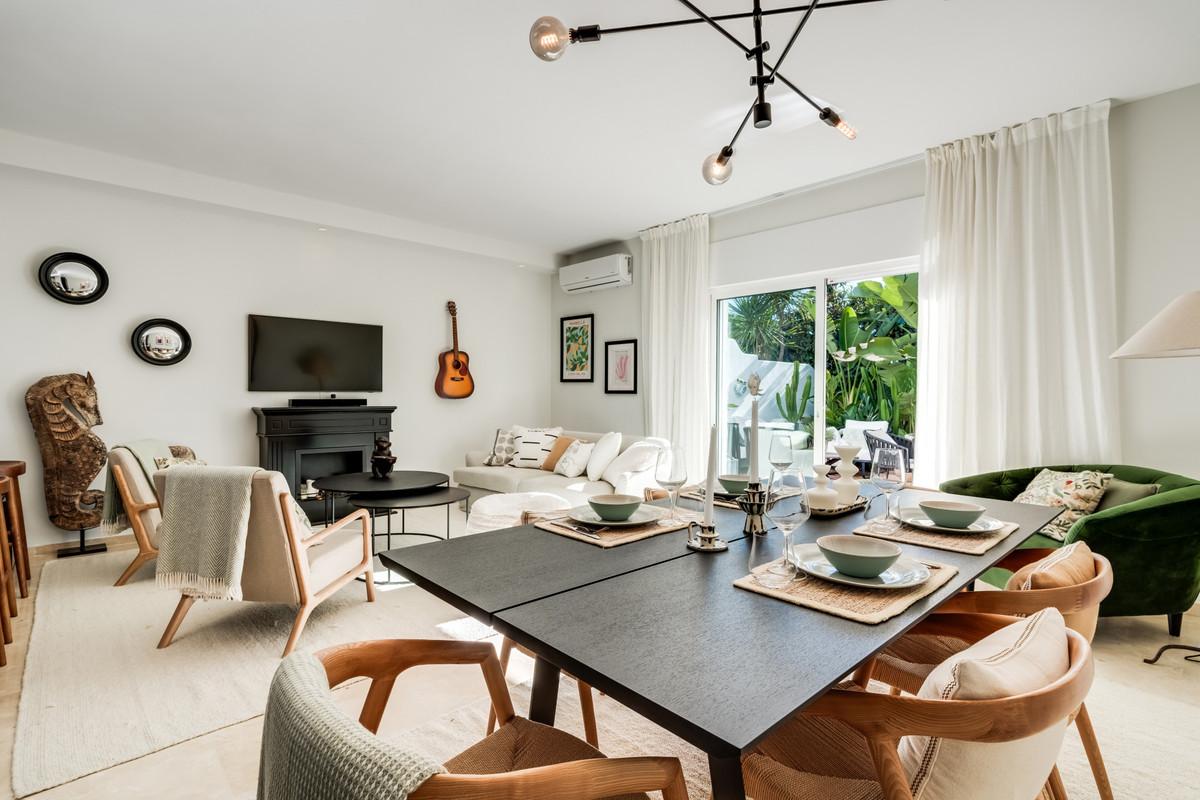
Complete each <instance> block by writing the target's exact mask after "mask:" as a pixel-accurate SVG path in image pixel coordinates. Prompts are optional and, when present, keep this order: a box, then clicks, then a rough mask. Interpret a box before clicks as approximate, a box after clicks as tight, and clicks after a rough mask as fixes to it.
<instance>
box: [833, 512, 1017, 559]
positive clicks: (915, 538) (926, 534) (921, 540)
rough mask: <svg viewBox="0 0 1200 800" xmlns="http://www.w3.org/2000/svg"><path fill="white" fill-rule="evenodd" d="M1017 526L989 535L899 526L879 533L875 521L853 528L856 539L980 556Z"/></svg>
mask: <svg viewBox="0 0 1200 800" xmlns="http://www.w3.org/2000/svg"><path fill="white" fill-rule="evenodd" d="M1018 527H1020V526H1019V525H1017V523H1015V522H1008V523H1005V525H1004V527H1002V528H1000V529H999V530H995V531H992V532H991V533H938V532H937V531H925V530H921V529H920V528H914V527H913V526H911V525H903V524H901V525H900V526H899V527H897V528H896V529H895V530H891V531H889V530H881V529H879V528H878V527H877V526H876V525H875V524H874V520H872V521H871V522H868V523H867V524H866V525H863V526H861V527H858V528H855V529H854V532H855V533H857V534H858V535H859V536H870V537H872V538H875V539H887V540H888V541H889V542H903V543H905V544H918V545H920V546H921V547H932V548H934V549H935V550H949V551H950V552H952V553H966V554H967V555H972V556H979V555H983V554H984V553H986V552H987V551H988V550H991V549H992V548H993V547H995V546H996V545H998V544H999V543H1000V542H1002V541H1004V540H1005V539H1007V538H1008V536H1009V534H1011V533H1012V532H1013V531H1015V530H1016V529H1017V528H1018Z"/></svg>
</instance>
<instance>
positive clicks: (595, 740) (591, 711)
mask: <svg viewBox="0 0 1200 800" xmlns="http://www.w3.org/2000/svg"><path fill="white" fill-rule="evenodd" d="M514 648H515V649H517V650H519V651H520V652H522V653H524V654H525V655H527V656H529V657H530V658H533V657H534V654H533V653H532V652H530V651H529V650H527V649H525V648H524V647H521V645H519V644H517V643H516V642H514V641H513V640H512V639H509V638H508V637H507V636H505V637H504V643H503V644H501V645H500V670H501V671H502V672H503V673H504V674H505V675H507V674H508V661H509V659H510V658H511V657H512V651H513V649H514ZM570 677H571V678H572V679H573V680H574V681H575V685H576V687H578V689H579V710H580V716H582V717H583V737H584V739H585V740H586V741H587V743H588V744H590V745H591V746H592V747H595V748H599V747H600V731H599V729H598V728H597V727H596V705H595V703H593V702H592V687H591V685H590V684H587V683H585V682H583V681H581V680H579V678H576V677H575V676H574V675H572V676H570ZM495 729H496V709H495V708H494V707H493V708H492V710H491V711H489V712H488V721H487V732H488V733H491V732H492V731H494V730H495Z"/></svg>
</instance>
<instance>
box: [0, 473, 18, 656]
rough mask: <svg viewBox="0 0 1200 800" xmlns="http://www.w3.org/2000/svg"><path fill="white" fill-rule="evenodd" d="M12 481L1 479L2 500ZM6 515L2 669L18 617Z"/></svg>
mask: <svg viewBox="0 0 1200 800" xmlns="http://www.w3.org/2000/svg"><path fill="white" fill-rule="evenodd" d="M11 487H12V481H11V480H10V479H9V478H4V477H0V500H3V501H7V500H8V499H9V496H10V493H11V491H12V489H11ZM6 516H7V515H5V514H0V548H2V549H3V553H0V667H3V666H5V665H7V664H8V656H7V655H6V654H5V652H4V645H7V644H12V640H13V633H12V622H11V621H10V620H11V618H12V617H14V616H16V607H17V601H16V597H15V596H14V595H13V592H12V568H11V565H10V564H9V558H8V522H7V520H6Z"/></svg>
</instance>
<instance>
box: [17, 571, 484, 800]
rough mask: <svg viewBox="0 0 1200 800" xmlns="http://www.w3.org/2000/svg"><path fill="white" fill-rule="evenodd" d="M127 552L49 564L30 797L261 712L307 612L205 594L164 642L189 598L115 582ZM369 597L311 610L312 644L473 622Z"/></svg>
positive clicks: (26, 695)
mask: <svg viewBox="0 0 1200 800" xmlns="http://www.w3.org/2000/svg"><path fill="white" fill-rule="evenodd" d="M131 558H132V552H130V551H119V552H113V553H108V554H105V555H97V556H88V557H87V558H78V559H64V560H62V561H54V562H50V563H47V564H46V565H45V567H44V572H43V573H42V578H41V585H40V587H39V589H38V593H37V600H36V608H35V611H34V614H35V616H34V624H33V631H32V634H31V638H30V643H29V654H28V657H27V661H26V667H25V677H24V684H23V686H22V689H21V702H20V707H19V711H18V716H17V731H16V740H15V744H14V747H13V775H12V783H13V793H14V794H15V795H16V796H17V797H24V796H26V795H29V794H32V793H34V792H38V791H41V790H43V789H47V788H49V787H51V786H56V785H58V784H60V783H65V782H67V781H70V780H73V779H75V778H78V777H80V776H82V775H87V774H88V773H91V772H94V771H96V770H101V769H104V768H106V767H111V766H113V765H115V764H119V763H122V762H124V761H128V760H130V759H133V758H137V757H139V756H143V755H145V754H147V753H151V752H154V751H156V750H160V749H162V748H164V747H168V746H170V745H172V744H176V743H178V742H181V741H184V740H186V739H190V738H192V737H195V736H199V735H201V734H204V733H208V732H210V731H214V730H217V729H218V728H222V727H225V726H227V725H232V724H234V723H237V722H241V721H243V720H246V719H251V718H253V717H255V716H257V715H259V714H262V713H263V710H264V707H265V705H266V698H267V689H268V687H269V686H270V681H271V676H272V675H273V674H274V672H275V668H276V667H277V666H278V665H279V660H280V659H279V656H280V653H282V652H283V646H284V644H285V642H286V641H287V637H288V633H289V631H290V630H291V626H292V621H293V617H294V615H295V609H293V608H289V607H287V606H276V605H264V604H258V603H233V602H206V603H197V604H196V605H195V606H193V608H192V610H191V612H190V613H189V614H188V616H187V618H186V619H185V620H184V622H183V625H182V627H181V628H180V630H179V633H178V635H177V636H176V638H175V641H174V643H173V644H172V645H171V646H170V647H168V648H166V649H165V650H158V649H156V645H157V644H158V638H159V636H161V635H162V629H163V628H164V627H165V626H166V623H167V620H168V619H170V616H171V612H172V611H173V610H174V607H175V604H176V603H177V602H178V600H179V595H178V594H177V593H174V592H169V591H164V590H160V589H158V588H156V587H155V585H154V580H153V572H152V570H149V569H146V570H143V571H142V572H141V573H140V574H139V576H138V577H137V578H135V579H134V580H133V581H131V582H130V583H129V584H128V585H126V586H123V587H120V588H114V587H113V586H112V583H113V581H115V580H116V578H117V576H118V575H120V574H121V571H122V570H123V569H124V568H125V566H126V565H127V564H128V563H129V560H130V559H131ZM377 596H378V598H379V599H378V601H377V602H375V603H367V602H366V589H365V587H364V585H363V584H362V583H360V582H358V581H355V582H353V583H351V584H350V585H348V586H346V587H345V588H343V589H342V591H340V592H338V593H337V594H336V595H334V596H333V597H331V598H330V599H328V600H326V601H325V602H324V603H322V604H321V605H320V606H318V607H317V609H316V611H314V612H313V615H312V617H311V618H310V620H309V622H308V625H307V627H306V628H305V630H304V634H303V635H302V636H301V639H300V644H299V648H298V649H301V650H317V649H320V648H322V647H327V646H329V645H333V644H338V643H341V642H352V641H358V640H363V639H379V638H392V637H422V638H438V637H443V636H444V635H443V634H441V633H439V631H438V629H437V627H436V625H437V624H438V623H440V622H444V621H447V620H450V619H455V618H458V617H461V616H462V615H461V614H459V613H457V612H456V611H455V610H454V609H452V608H451V607H450V606H448V605H446V604H444V603H442V602H441V601H439V600H437V599H436V598H434V597H433V596H432V595H430V594H428V593H426V592H424V591H422V590H420V589H417V588H416V587H414V586H410V585H407V584H404V585H403V588H396V589H392V590H390V591H380V592H379V593H378V595H377Z"/></svg>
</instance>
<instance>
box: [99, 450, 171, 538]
mask: <svg viewBox="0 0 1200 800" xmlns="http://www.w3.org/2000/svg"><path fill="white" fill-rule="evenodd" d="M108 459H109V461H110V462H111V465H112V466H117V467H120V468H121V474H122V475H123V476H124V478H125V485H126V486H128V487H129V495H130V499H132V500H133V501H134V502H135V503H153V504H154V507H153V508H147V509H146V510H144V511H142V512H141V513H139V514H138V517H139V518H140V519H141V522H142V527H143V529H144V530H145V531H146V535H147V537H148V538H149V539H150V544H152V545H153V546H155V547H158V524H159V523H160V522H162V512H161V511H160V510H159V509H158V494H157V493H156V492H155V489H154V487H153V486H151V485H150V481H149V480H147V479H146V473H145V471H144V470H143V469H142V466H141V464H139V463H138V460H137V457H136V456H134V454H133V453H132V452H130V451H129V450H127V449H125V448H124V447H116V448H113V449H112V450H111V451H110V452H109V454H108Z"/></svg>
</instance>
